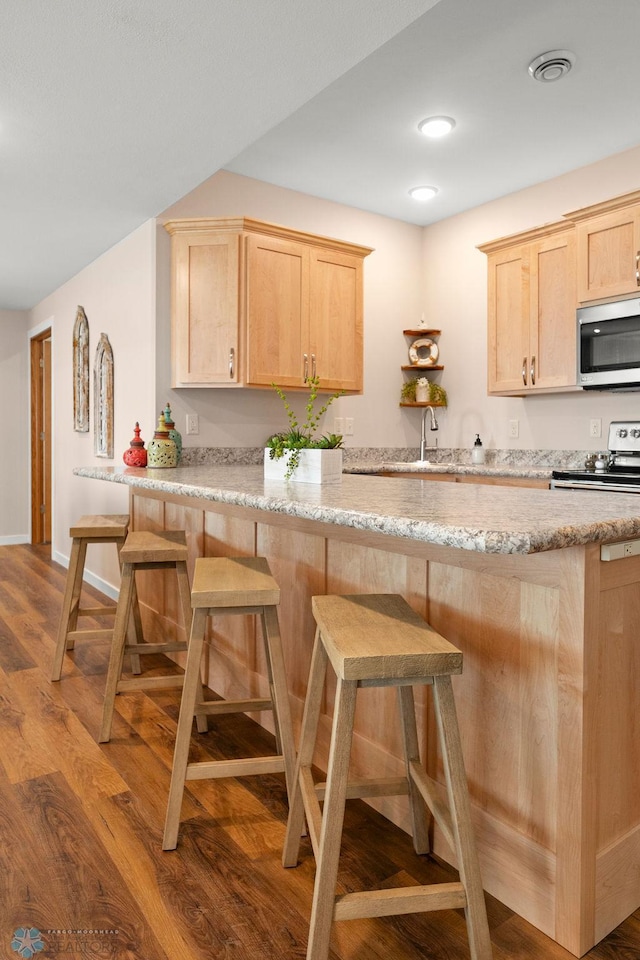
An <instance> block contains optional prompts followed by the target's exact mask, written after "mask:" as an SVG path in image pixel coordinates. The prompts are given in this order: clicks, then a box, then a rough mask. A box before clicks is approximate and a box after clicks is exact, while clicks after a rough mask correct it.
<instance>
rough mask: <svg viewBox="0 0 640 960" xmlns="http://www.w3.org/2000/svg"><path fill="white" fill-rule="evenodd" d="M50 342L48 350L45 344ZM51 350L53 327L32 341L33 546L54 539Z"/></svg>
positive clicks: (30, 347)
mask: <svg viewBox="0 0 640 960" xmlns="http://www.w3.org/2000/svg"><path fill="white" fill-rule="evenodd" d="M47 341H49V348H47V346H46V344H47ZM52 351H53V324H51V323H47V325H46V326H45V327H44V328H43V329H42V330H40V331H38V332H36V333H33V334H32V335H31V336H30V340H29V367H30V407H31V409H30V435H31V543H33V544H40V543H50V542H51V538H52V532H51V531H52V504H53V496H52V476H53V472H52V453H53V426H52V424H53V417H52V410H51V404H52V393H53V390H52V369H53V362H52Z"/></svg>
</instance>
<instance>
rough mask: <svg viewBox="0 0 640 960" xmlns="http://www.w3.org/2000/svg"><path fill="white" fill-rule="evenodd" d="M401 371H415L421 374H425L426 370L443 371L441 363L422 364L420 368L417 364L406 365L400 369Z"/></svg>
mask: <svg viewBox="0 0 640 960" xmlns="http://www.w3.org/2000/svg"><path fill="white" fill-rule="evenodd" d="M400 369H401V370H416V371H420V372H421V373H425V372H426V371H428V370H444V367H443V366H442V364H441V363H423V364H422V366H420V365H419V364H417V363H407V364H405V365H404V366H402V367H400Z"/></svg>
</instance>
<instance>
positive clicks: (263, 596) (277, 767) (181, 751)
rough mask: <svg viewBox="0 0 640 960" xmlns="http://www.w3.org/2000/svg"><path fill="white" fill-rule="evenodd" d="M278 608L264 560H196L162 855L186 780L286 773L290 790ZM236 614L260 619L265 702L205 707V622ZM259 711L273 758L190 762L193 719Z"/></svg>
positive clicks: (174, 837) (175, 826) (174, 839)
mask: <svg viewBox="0 0 640 960" xmlns="http://www.w3.org/2000/svg"><path fill="white" fill-rule="evenodd" d="M279 602H280V589H279V587H278V584H277V583H276V581H275V580H274V579H273V577H272V576H271V571H270V570H269V565H268V563H267V561H266V560H265V559H264V557H235V558H227V557H213V558H200V559H198V560H196V568H195V574H194V578H193V589H192V591H191V604H192V606H193V608H194V613H193V626H192V629H191V639H190V641H189V653H188V654H187V666H186V673H185V682H184V689H183V691H182V703H181V705H180V717H179V719H178V730H177V734H176V745H175V753H174V758H173V770H172V772H171V786H170V789H169V802H168V805H167V816H166V821H165V828H164V839H163V842H162V848H163V850H174V849H175V847H176V846H177V843H178V830H179V826H180V808H181V805H182V796H183V793H184V784H185V781H186V780H208V779H219V778H222V777H245V776H250V775H252V774H268V773H282V772H283V771H284V774H285V779H286V784H287V792H288V791H289V790H290V789H291V786H292V784H293V773H294V767H295V750H294V745H293V732H292V725H291V712H290V707H289V697H288V693H287V684H286V678H285V672H284V658H283V655H282V644H281V641H280V629H279V625H278V611H277V604H278V603H279ZM236 613H239V614H256V615H258V616H259V617H260V620H261V623H262V638H263V642H264V651H265V658H266V662H267V675H268V680H269V696H268V697H265V698H260V699H256V698H254V699H247V700H212V701H208V702H206V703H205V702H204V700H203V698H202V695H201V693H200V694H199V687H198V681H199V677H200V660H201V657H202V649H203V645H204V637H205V628H206V623H207V618H208V617H215V616H220V615H227V614H236ZM261 710H272V711H273V715H274V721H275V731H276V750H277V751H278V753H277V754H275V755H274V756H267V757H251V758H249V757H248V758H246V759H245V758H243V759H237V760H207V761H201V762H199V763H189V762H188V757H189V740H190V737H191V720H192V717H193V716H194V715H195V716H196V718H197V717H199V716H201V715H203V714H204V715H205V716H209V715H214V714H215V715H220V714H226V713H253V712H257V711H261Z"/></svg>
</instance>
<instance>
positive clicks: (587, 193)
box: [423, 147, 640, 450]
mask: <svg viewBox="0 0 640 960" xmlns="http://www.w3.org/2000/svg"><path fill="white" fill-rule="evenodd" d="M638 188H640V147H636V148H634V149H633V150H628V151H625V152H624V153H621V154H617V155H616V156H613V157H609V158H608V159H606V160H602V161H600V162H598V163H594V164H591V165H589V166H587V167H583V168H581V169H580V170H576V171H573V172H572V173H568V174H566V175H564V176H562V177H557V178H555V179H553V180H549V181H547V182H546V183H541V184H538V185H537V186H535V187H531V188H529V189H527V190H521V191H519V192H518V193H514V194H511V195H510V196H507V197H503V198H501V199H500V200H496V201H494V202H493V203H488V204H485V205H484V206H481V207H477V208H476V209H474V210H470V211H468V212H467V213H463V214H460V215H458V216H456V217H451V218H450V219H448V220H444V221H442V222H441V223H437V224H434V225H433V226H431V227H428V228H427V229H425V231H424V253H423V271H424V303H425V311H426V314H427V317H428V321H429V323H431V324H432V325H433V326H437V327H442V337H441V341H440V348H441V354H440V355H441V358H442V362H443V363H444V364H445V365H446V370H445V372H444V374H443V378H442V383H443V385H444V386H445V387H446V388H447V390H448V394H449V409H448V410H447V412H446V414H445V415H444V416H442V417H441V418H440V420H441V426H442V424H443V423H444V424H445V426H444V429H441V435H442V440H441V443H443V445H445V446H453V447H468V446H470V445H471V443H472V442H473V438H474V435H475V433H476V432H479V433H480V434H481V436H482V439H483V441H484V443H485V446H488V447H498V448H512V449H550V450H562V449H567V450H589V449H591V450H606V449H607V428H608V425H609V423H610V422H611V421H612V420H616V419H623V418H635V419H640V393H627V394H612V393H600V392H596V393H591V392H585V391H578V392H576V393H564V394H549V395H545V396H539V397H531V396H530V397H527V398H526V399H519V398H510V397H488V396H487V389H486V384H487V372H486V371H487V338H486V316H487V282H486V278H487V263H486V256H485V255H484V254H483V253H480V251H479V250H476V246H477V245H478V244H481V243H486V242H487V241H489V240H494V239H497V238H498V237H504V236H508V235H510V234H512V233H517V232H520V231H521V230H527V229H529V228H531V227H536V226H540V225H542V224H544V223H549V222H552V221H555V220H560V219H561V218H562V216H563V214H565V213H567V212H570V211H572V210H577V209H579V208H580V207H586V206H589V205H591V204H592V203H597V202H599V201H602V200H608V199H610V198H611V197H615V196H618V195H622V194H625V193H630V192H631V191H633V190H637V189H638ZM592 417H601V418H602V428H603V437H602V439H601V440H591V439H590V437H589V420H590V419H591V418H592ZM512 419H515V420H518V421H519V424H520V436H519V438H518V439H517V440H511V439H509V438H508V436H507V429H508V421H509V420H512Z"/></svg>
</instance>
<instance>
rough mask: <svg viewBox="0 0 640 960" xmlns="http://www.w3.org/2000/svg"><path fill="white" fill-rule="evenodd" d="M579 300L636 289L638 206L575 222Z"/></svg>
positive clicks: (639, 230)
mask: <svg viewBox="0 0 640 960" xmlns="http://www.w3.org/2000/svg"><path fill="white" fill-rule="evenodd" d="M576 231H577V258H578V300H579V301H580V302H581V303H582V302H584V301H588V300H599V299H601V298H605V297H617V296H622V295H624V294H626V293H637V292H638V287H639V284H638V275H637V271H638V257H639V255H640V207H639V206H638V205H632V206H630V207H627V208H623V209H622V210H615V211H613V212H612V213H607V214H604V215H602V216H600V217H594V218H592V219H590V220H584V221H583V222H581V223H578V224H577V226H576Z"/></svg>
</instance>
